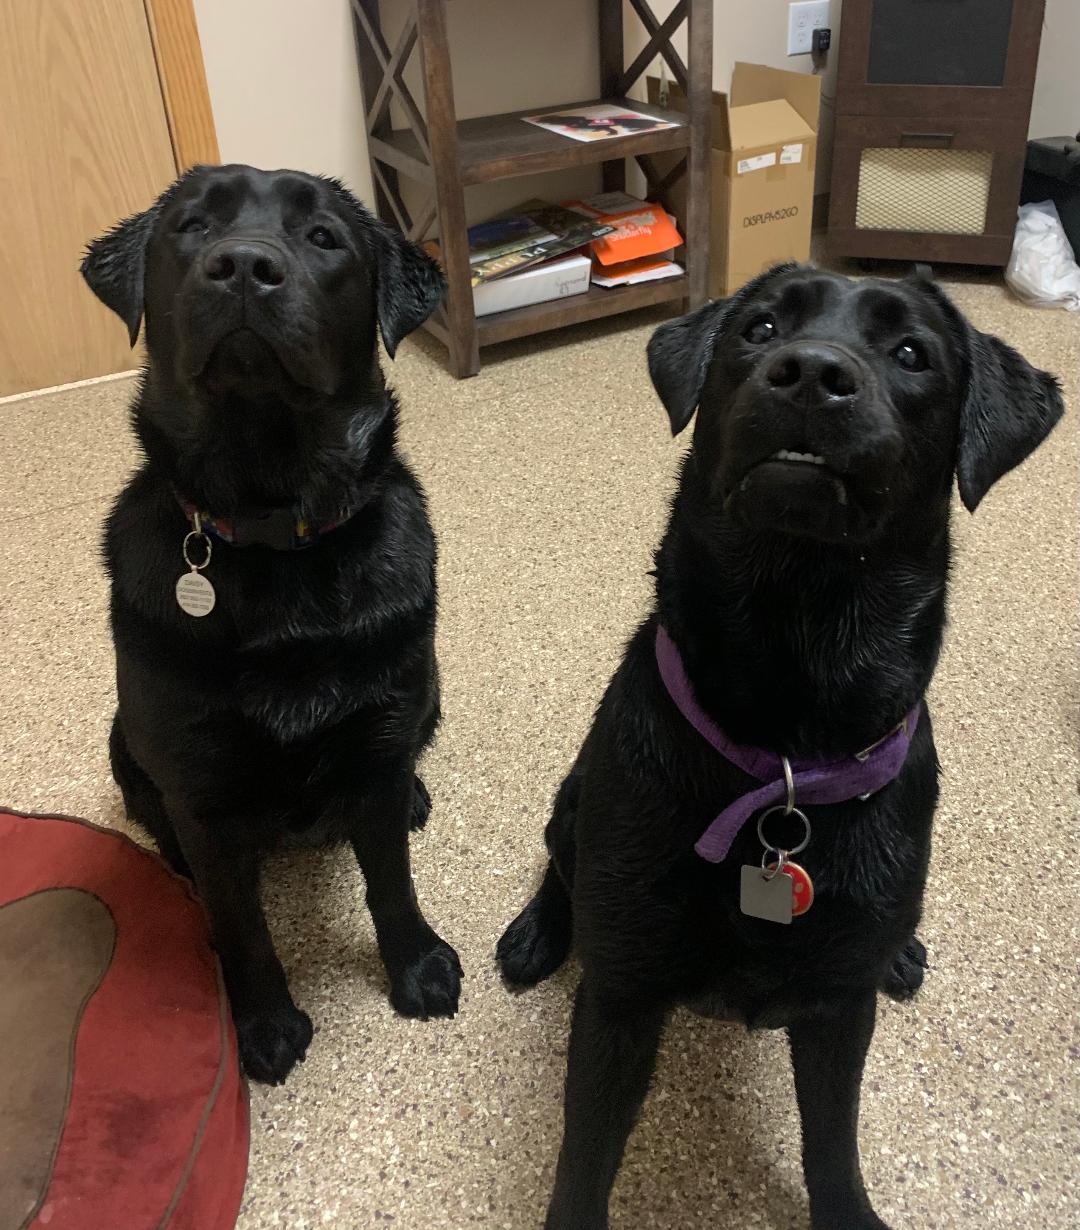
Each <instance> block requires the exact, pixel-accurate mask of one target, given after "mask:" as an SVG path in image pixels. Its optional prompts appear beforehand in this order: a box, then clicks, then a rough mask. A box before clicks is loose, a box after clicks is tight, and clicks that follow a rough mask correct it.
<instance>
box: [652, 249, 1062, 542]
mask: <svg viewBox="0 0 1080 1230" xmlns="http://www.w3.org/2000/svg"><path fill="white" fill-rule="evenodd" d="M649 370H650V373H651V375H652V378H653V383H654V384H655V386H656V389H657V392H658V393H659V394H660V398H661V400H662V401H663V403H664V405H665V407H666V408H667V411H668V415H669V416H670V419H671V427H672V431H673V432H676V433H677V432H679V431H681V430H682V429H683V428H684V427H685V426H686V425H687V423H689V421H690V419H691V417H692V416H693V414H694V411H695V410H697V411H698V421H697V426H696V429H695V435H694V464H695V465H696V466H697V467H698V469H699V470H700V471H701V476H702V481H703V482H704V483H705V484H706V487H707V490H708V492H709V496H710V498H711V500H712V501H713V503H714V508H715V509H716V510H717V511H718V512H720V513H721V514H722V515H725V516H731V517H734V518H737V519H739V520H740V521H742V522H743V523H744V524H747V525H751V526H754V527H760V528H762V529H770V530H778V531H781V532H785V533H791V534H800V535H806V536H809V537H812V538H817V539H820V540H823V541H851V542H865V541H867V540H870V539H873V538H875V537H877V536H878V535H880V534H882V533H884V532H886V531H887V529H888V528H889V527H890V526H895V525H897V524H902V523H904V522H908V521H912V520H918V519H920V518H921V514H922V513H923V512H925V511H926V510H927V509H928V508H932V509H940V508H941V507H942V506H943V504H944V502H945V501H946V500H947V498H948V494H949V490H950V487H951V483H952V477H953V474H954V473H955V475H956V478H957V481H958V485H959V489H960V495H961V498H962V499H963V501H964V504H965V505H966V506H967V507H968V509H970V510H972V511H974V509H975V507H976V506H977V505H978V503H979V501H980V500H981V499H982V498H983V496H984V495H985V494H986V492H987V491H988V490H989V488H990V487H991V486H992V485H993V484H994V483H995V482H996V481H997V480H998V479H999V478H1000V477H1001V476H1002V475H1003V474H1005V473H1006V472H1007V471H1008V470H1010V469H1012V467H1013V466H1015V465H1018V464H1019V463H1020V462H1021V461H1023V460H1024V458H1025V457H1027V456H1028V454H1029V453H1030V452H1032V450H1033V449H1034V448H1035V447H1036V446H1037V445H1038V444H1039V443H1040V442H1041V441H1042V440H1043V439H1044V438H1045V437H1046V436H1047V434H1048V433H1049V432H1050V429H1051V428H1052V427H1053V426H1054V424H1055V423H1056V422H1057V420H1058V418H1060V416H1061V413H1062V401H1061V394H1060V391H1059V389H1058V385H1057V382H1056V380H1055V379H1054V378H1053V377H1052V376H1050V375H1048V374H1047V373H1046V372H1041V371H1037V370H1036V369H1035V368H1033V367H1032V366H1031V365H1030V364H1029V363H1027V361H1026V360H1025V359H1023V358H1022V357H1021V356H1020V355H1019V354H1017V353H1016V351H1015V350H1013V349H1011V348H1010V347H1009V346H1007V345H1005V343H1004V342H1001V341H1000V340H999V339H997V338H995V337H990V336H988V335H986V334H983V333H979V332H978V331H977V330H975V329H974V328H972V326H971V325H969V324H968V323H967V322H966V321H965V320H964V318H963V317H962V316H961V315H960V313H959V312H958V311H957V310H956V308H955V307H954V306H953V305H952V304H951V303H950V302H949V300H948V299H947V298H946V297H945V296H944V295H943V294H942V292H941V291H940V290H938V289H937V288H936V287H935V286H934V285H933V284H932V283H930V282H928V281H924V280H922V279H909V280H907V281H902V282H886V281H881V280H878V279H867V280H863V281H851V280H850V279H847V278H843V277H839V276H836V275H833V274H828V273H823V272H820V271H818V270H815V269H811V268H807V267H805V266H794V265H783V266H779V267H777V268H776V269H773V270H771V271H770V272H768V273H766V274H763V275H762V276H761V277H759V278H757V279H756V280H755V281H753V282H751V283H749V284H748V285H747V286H745V287H743V289H742V290H740V291H739V292H738V293H736V294H735V295H734V296H733V297H732V298H730V299H727V300H722V301H717V302H714V303H710V304H707V305H706V306H705V307H703V308H701V309H699V310H698V311H696V312H693V313H691V314H690V315H688V316H685V317H683V318H682V319H680V320H677V321H674V322H672V323H671V324H667V325H663V326H661V327H660V329H658V330H657V332H656V333H655V334H654V336H653V338H652V339H651V341H650V343H649Z"/></svg>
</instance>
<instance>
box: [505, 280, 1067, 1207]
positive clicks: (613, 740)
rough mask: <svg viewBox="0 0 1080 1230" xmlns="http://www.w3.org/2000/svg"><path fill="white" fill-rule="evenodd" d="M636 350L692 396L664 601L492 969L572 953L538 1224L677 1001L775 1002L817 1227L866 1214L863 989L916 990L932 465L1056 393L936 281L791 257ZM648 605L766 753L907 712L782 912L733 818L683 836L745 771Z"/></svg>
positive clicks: (833, 809) (728, 1009) (923, 854)
mask: <svg viewBox="0 0 1080 1230" xmlns="http://www.w3.org/2000/svg"><path fill="white" fill-rule="evenodd" d="M649 366H650V371H651V374H652V377H653V381H654V383H655V385H656V388H657V391H658V392H659V394H660V397H661V399H662V401H663V402H664V405H665V406H666V408H667V411H668V414H669V415H670V418H671V426H672V430H673V431H675V432H678V431H681V430H682V428H683V427H685V426H686V425H687V423H688V422H689V421H690V419H691V417H692V416H693V414H694V411H695V409H698V411H699V413H698V419H697V426H696V429H695V435H694V442H693V448H692V450H691V451H690V453H689V454H688V456H687V458H686V460H685V463H684V465H683V467H682V472H681V478H680V483H679V489H678V493H677V495H676V497H675V501H674V505H673V509H672V514H671V520H670V523H669V525H668V529H667V533H666V534H665V537H664V540H663V542H662V544H661V546H660V550H659V553H658V555H657V573H656V576H657V584H656V604H655V609H654V611H653V613H652V614H651V615H650V616H649V617H648V619H647V620H646V621H645V622H644V624H643V625H642V626H641V627H640V628H639V629H638V631H637V633H636V635H635V636H634V637H633V639H632V640H631V642H630V644H629V646H628V648H627V651H626V655H625V657H624V659H623V662H622V665H621V666H620V668H619V670H618V671H617V673H616V675H615V677H614V679H613V680H612V682H611V684H610V686H609V687H608V690H607V693H606V695H605V696H604V699H603V701H602V703H601V705H600V708H599V710H598V712H597V715H596V719H595V722H594V724H593V727H592V729H591V731H590V733H589V735H588V737H587V739H586V740H585V744H584V746H583V747H582V750H581V752H580V754H579V756H578V759H577V762H576V764H575V765H574V767H573V769H572V770H571V772H570V774H569V776H568V777H567V778H566V780H565V781H564V782H563V784H562V787H561V788H560V790H559V793H558V796H557V798H556V801H555V807H554V815H553V817H552V819H551V822H550V824H549V825H548V828H547V844H548V849H549V852H550V854H551V860H550V862H549V864H548V869H547V872H546V874H545V876H544V880H543V883H542V885H541V887H540V890H539V891H538V893H537V894H536V896H535V897H534V898H533V900H532V901H531V902H530V904H529V905H528V906H527V907H526V908H525V910H524V911H523V912H522V914H521V915H520V916H519V917H518V918H517V919H516V920H515V921H514V922H513V923H512V924H511V926H510V927H509V928H508V930H507V932H506V934H505V935H504V936H503V938H502V940H501V941H500V944H499V952H498V955H499V960H500V963H501V966H502V969H503V972H504V974H505V976H506V977H507V979H508V980H510V981H511V982H513V983H517V984H524V985H528V984H532V983H535V982H537V981H538V980H539V979H541V978H544V977H546V976H547V975H548V974H550V973H551V972H552V971H553V970H554V969H555V968H557V966H558V965H559V964H560V962H561V961H562V960H563V958H564V957H565V955H566V953H567V951H568V949H569V946H570V942H571V929H572V931H573V941H574V944H575V946H576V948H577V949H578V951H579V953H580V956H581V961H582V965H583V967H584V974H583V978H582V982H581V986H580V988H579V990H578V994H577V1003H576V1008H575V1012H574V1022H573V1029H572V1033H571V1038H570V1048H569V1069H568V1073H567V1082H566V1130H565V1136H564V1139H563V1145H562V1151H561V1153H560V1155H559V1164H558V1171H557V1177H556V1181H555V1192H554V1196H553V1198H552V1202H551V1207H550V1211H549V1213H548V1219H547V1225H548V1227H549V1230H571V1228H572V1230H596V1228H598V1227H604V1226H606V1225H607V1205H608V1196H609V1192H610V1190H611V1185H612V1182H613V1180H614V1178H615V1173H616V1170H617V1168H618V1165H619V1161H620V1159H621V1156H622V1152H623V1148H624V1145H625V1142H626V1138H627V1135H628V1134H629V1132H630V1129H631V1126H632V1124H633V1121H634V1117H635V1115H636V1113H637V1111H638V1108H639V1107H640V1105H641V1102H642V1099H643V1098H644V1096H645V1092H646V1089H647V1087H648V1084H649V1080H650V1077H651V1074H652V1071H653V1066H654V1060H655V1056H656V1051H657V1045H658V1043H659V1040H660V1035H661V1031H662V1029H663V1026H664V1021H665V1016H666V1013H667V1011H668V1009H669V1007H670V1006H671V1005H672V1004H674V1003H676V1002H682V1003H689V1004H691V1005H693V1006H695V1007H698V1008H700V1009H702V1010H704V1011H706V1012H708V1013H710V1014H715V1015H719V1016H722V1017H725V1018H727V1019H734V1020H739V1021H743V1022H745V1023H746V1024H747V1025H748V1026H749V1027H752V1028H753V1027H767V1028H780V1027H783V1028H786V1029H787V1031H788V1036H789V1039H790V1045H791V1056H792V1063H793V1066H794V1073H795V1085H796V1090H797V1094H798V1101H799V1110H800V1112H801V1116H802V1125H803V1162H804V1171H805V1175H806V1182H807V1187H808V1189H809V1194H810V1209H811V1219H812V1222H813V1225H814V1227H815V1228H817V1230H826V1228H828V1230H840V1228H845V1230H849V1228H852V1227H855V1228H858V1230H870V1228H872V1227H877V1228H878V1230H880V1228H881V1227H882V1226H883V1224H884V1223H883V1222H882V1221H881V1220H880V1218H878V1217H877V1216H876V1215H875V1214H874V1212H873V1210H872V1208H871V1206H870V1202H869V1200H868V1198H867V1195H866V1191H865V1188H864V1186H863V1182H862V1177H861V1173H860V1167H859V1159H858V1150H857V1140H856V1123H857V1117H858V1101H859V1085H860V1080H861V1075H862V1068H863V1061H864V1057H865V1055H866V1051H867V1047H868V1046H869V1043H870V1038H871V1034H872V1033H873V1029H874V1011H875V996H876V992H877V990H878V989H879V988H883V989H884V990H886V991H888V992H890V993H891V994H893V995H894V996H895V997H897V998H904V997H906V996H908V995H910V994H913V993H914V990H915V989H916V988H917V986H918V985H919V983H920V982H921V980H922V965H923V964H924V961H925V950H924V949H923V948H922V945H921V944H920V943H919V942H918V940H917V939H915V936H914V929H915V926H916V924H917V922H918V920H919V915H920V908H921V898H922V893H923V885H924V881H925V877H926V869H927V862H928V859H929V854H930V827H931V819H932V815H933V811H934V806H935V803H936V800H937V794H938V786H937V774H938V765H937V757H936V754H935V750H934V742H933V737H932V734H931V729H930V719H929V715H928V713H927V712H926V709H925V706H922V707H918V706H919V702H920V699H921V698H922V697H923V696H924V695H925V692H926V688H927V685H928V684H929V682H930V678H931V676H932V674H933V672H934V667H935V664H936V662H937V657H938V651H939V648H940V644H941V634H942V626H943V622H944V616H945V588H946V577H947V572H948V565H949V537H948V525H949V520H948V519H949V500H950V488H951V484H952V478H953V474H954V473H955V474H956V476H957V479H958V482H959V488H960V494H961V497H962V499H963V501H964V503H965V504H966V506H967V507H968V508H969V509H971V510H974V509H975V507H976V506H977V505H978V503H979V501H980V500H981V499H982V497H983V496H984V495H985V494H986V492H987V490H988V489H989V487H990V486H991V485H992V484H993V483H994V482H995V481H996V480H997V479H998V478H1000V477H1001V475H1002V474H1004V473H1005V472H1006V471H1007V470H1009V469H1010V468H1011V467H1012V466H1014V465H1016V464H1017V463H1018V462H1020V461H1022V460H1023V458H1024V457H1026V456H1027V455H1028V453H1030V452H1031V451H1032V449H1034V448H1035V447H1036V445H1038V444H1039V442H1040V441H1041V440H1042V439H1043V438H1044V437H1045V436H1046V435H1047V433H1048V432H1049V431H1050V429H1051V428H1052V426H1053V424H1054V423H1055V422H1056V420H1057V419H1058V417H1059V416H1060V414H1061V410H1062V406H1061V398H1060V394H1059V392H1058V388H1057V385H1056V382H1055V381H1054V379H1053V378H1052V377H1050V376H1048V375H1047V374H1046V373H1043V372H1038V371H1035V370H1034V369H1033V368H1031V367H1030V366H1029V365H1028V364H1027V363H1026V362H1025V361H1024V359H1022V358H1021V357H1020V355H1018V354H1017V353H1016V352H1015V351H1013V350H1011V349H1010V348H1009V347H1008V346H1006V345H1004V344H1003V343H1002V342H1000V341H998V340H997V339H996V338H992V337H987V336H985V335H983V334H980V333H978V332H976V331H975V330H974V329H972V328H971V327H970V326H968V325H967V324H966V323H965V321H964V320H963V319H962V317H961V316H960V315H959V314H958V312H957V311H956V309H955V308H954V307H953V306H952V305H951V304H950V303H949V301H948V300H947V299H946V298H945V297H944V295H942V294H941V292H940V291H938V290H937V289H935V287H934V286H933V285H931V284H929V283H927V282H922V281H908V282H903V283H885V282H881V281H864V282H858V283H853V282H850V281H847V280H846V279H843V278H840V277H835V276H830V275H827V274H824V273H819V272H816V271H814V270H810V269H806V268H799V267H793V266H785V267H781V268H778V269H775V270H773V271H771V272H769V273H767V274H765V275H763V276H761V277H760V278H758V279H757V280H756V281H754V282H753V283H751V284H750V285H749V286H747V287H746V288H744V289H743V290H742V291H740V292H739V293H738V294H736V295H735V296H734V297H733V298H732V299H730V300H728V301H726V302H718V303H712V304H709V305H707V306H706V307H704V308H702V309H701V310H700V311H697V312H694V313H692V314H691V315H689V316H686V317H684V318H683V319H681V320H679V321H676V322H674V323H672V324H669V325H664V326H662V327H661V328H660V329H659V330H658V331H657V333H656V334H655V336H654V337H653V339H652V341H651V343H650V345H649ZM660 629H664V630H666V633H667V634H669V636H670V641H671V642H673V644H674V647H675V650H674V652H675V654H676V656H681V659H682V664H683V666H684V668H685V673H686V676H687V677H688V680H689V686H690V687H691V688H692V696H693V700H692V702H691V703H692V704H694V705H696V706H697V710H698V713H699V715H701V714H703V715H707V718H706V720H708V719H711V720H712V722H713V723H715V725H716V726H718V727H719V728H720V729H721V731H722V732H724V733H726V735H727V736H728V737H729V738H730V739H733V740H735V741H737V742H738V743H739V744H742V745H749V746H751V747H752V748H758V749H769V751H770V754H771V755H772V756H773V759H774V761H775V762H776V763H777V764H779V763H781V762H780V760H779V758H780V757H782V756H786V757H789V758H791V759H792V760H794V759H796V758H800V759H802V760H803V761H805V760H807V759H810V760H817V759H820V760H821V761H826V760H830V759H834V758H835V759H836V762H837V763H839V764H841V765H842V766H850V767H851V768H854V769H855V770H856V771H857V772H862V768H861V766H862V765H863V764H864V763H865V760H871V761H872V760H873V754H872V752H870V751H869V749H871V746H872V745H874V744H877V743H878V742H879V741H880V740H881V739H882V737H883V736H886V735H890V732H894V728H895V730H896V733H895V735H893V736H891V737H893V738H894V739H899V738H901V733H900V728H899V727H898V723H900V722H901V719H903V718H904V715H907V714H912V711H914V714H913V718H914V721H913V723H912V724H913V726H914V735H913V739H912V742H911V745H910V749H909V750H908V752H907V756H906V761H903V767H902V768H901V769H900V770H899V775H898V776H895V778H894V779H893V780H891V782H889V784H886V785H884V788H882V789H880V790H878V792H877V793H874V794H872V795H871V796H870V797H869V798H863V799H860V798H857V797H851V796H850V795H847V796H845V797H846V798H850V801H843V802H838V803H833V804H830V805H821V806H816V807H815V806H811V807H805V808H804V809H803V810H804V811H805V813H806V815H807V817H808V823H807V824H806V826H805V827H806V831H807V832H809V831H810V829H811V827H812V840H811V841H810V843H809V845H808V846H807V847H806V850H805V853H804V854H803V855H801V856H800V860H799V861H800V862H801V863H802V864H803V865H804V866H805V868H806V869H807V870H808V871H809V872H810V874H811V876H812V879H813V882H814V884H815V885H816V893H817V899H816V901H815V902H814V904H813V906H812V908H810V909H809V910H808V911H807V912H806V913H803V914H801V915H800V916H798V917H795V918H794V919H793V920H791V923H790V925H789V926H782V925H779V922H778V921H763V919H762V917H761V916H756V917H750V916H748V915H747V914H746V913H743V912H742V911H741V909H740V889H741V885H742V881H743V878H744V873H743V871H742V868H743V866H744V865H745V866H747V867H748V868H749V869H750V870H749V872H748V873H745V874H749V876H750V878H751V884H756V883H758V882H759V881H760V882H761V883H762V884H764V883H765V875H764V873H763V871H762V868H763V867H765V866H768V867H769V868H770V880H769V882H771V879H772V866H771V864H767V863H763V847H762V842H761V841H760V840H759V839H758V837H757V835H756V833H755V825H754V824H753V822H752V821H751V822H750V823H749V824H746V825H744V826H743V827H742V828H741V830H739V831H738V835H737V836H736V837H735V839H734V843H733V845H732V846H731V849H730V853H729V854H728V855H727V857H723V858H722V859H721V860H720V861H718V862H708V861H706V860H705V858H703V857H700V856H699V855H698V854H697V853H695V851H694V846H695V843H696V842H698V840H699V839H700V838H701V837H702V834H703V833H704V832H705V831H706V829H708V828H710V826H711V822H712V821H713V819H714V817H716V816H717V813H718V812H719V811H721V809H722V808H726V807H727V806H728V805H729V804H731V803H732V802H733V800H735V799H737V798H738V797H740V796H745V795H747V794H748V792H750V791H751V790H752V789H754V788H755V787H757V786H758V785H759V782H758V781H755V780H753V779H752V778H750V777H749V776H748V775H747V774H746V773H744V772H742V771H741V770H739V769H737V768H736V767H735V765H734V764H733V763H732V762H731V761H729V760H728V759H727V758H725V757H724V756H722V755H721V754H720V753H719V752H718V751H717V750H715V747H714V746H711V745H710V743H709V742H708V741H707V739H706V738H704V737H703V736H702V734H701V733H699V730H698V729H695V728H694V726H692V725H691V724H690V722H689V721H688V720H687V716H685V714H686V711H687V710H686V708H685V707H684V708H683V709H682V711H680V708H678V707H676V703H675V702H674V699H673V698H674V696H675V695H676V692H675V691H674V690H671V689H669V687H667V686H665V683H664V681H663V679H662V678H661V674H660V669H659V665H658V662H659V661H660V660H663V657H664V651H663V650H660V653H661V658H660V659H658V656H657V654H658V649H659V647H660V645H661V643H662V642H663V641H664V633H663V632H662V631H660ZM862 749H868V750H867V754H866V756H865V758H864V760H862V761H860V760H857V759H856V758H855V756H854V755H853V754H854V753H858V752H860V751H861V750H862ZM796 780H798V778H796ZM779 789H780V790H781V791H783V789H784V788H783V784H782V783H781V784H780V786H779ZM808 801H813V800H812V799H810V800H808ZM794 802H795V803H796V804H799V798H798V787H796V789H795V798H794ZM778 810H779V811H781V812H782V811H784V808H783V807H780V808H778ZM762 831H763V832H764V834H765V839H766V840H768V841H769V842H771V843H772V845H773V846H774V847H775V850H776V851H779V850H785V851H786V850H791V849H792V847H793V846H794V845H795V844H796V843H797V842H798V841H799V840H801V838H802V836H803V835H804V830H803V827H802V825H801V824H799V823H798V822H797V817H794V816H792V817H790V818H785V817H784V816H781V815H775V816H772V817H771V818H770V819H769V821H768V824H767V827H766V828H764V829H763V830H762ZM768 857H770V856H768V855H767V854H766V858H768ZM771 857H772V860H773V862H774V863H775V862H778V861H779V856H778V854H776V853H774V855H772V856H771ZM786 891H787V897H786V901H787V909H788V911H790V910H791V906H792V896H791V893H792V891H794V886H793V888H792V889H789V890H786ZM796 913H798V911H796ZM780 921H786V920H784V919H782V920H780Z"/></svg>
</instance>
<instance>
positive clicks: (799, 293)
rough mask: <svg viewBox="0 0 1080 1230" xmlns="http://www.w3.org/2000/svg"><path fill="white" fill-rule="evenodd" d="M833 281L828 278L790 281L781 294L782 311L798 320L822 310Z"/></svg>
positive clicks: (780, 307)
mask: <svg viewBox="0 0 1080 1230" xmlns="http://www.w3.org/2000/svg"><path fill="white" fill-rule="evenodd" d="M830 286H831V283H830V282H829V281H828V280H827V279H826V278H799V279H798V280H796V281H792V282H788V284H787V285H786V286H785V287H784V288H783V290H782V292H781V295H780V304H779V310H780V312H781V313H782V314H783V315H785V316H789V317H793V318H794V319H795V320H796V321H800V322H801V321H802V320H804V319H805V318H806V317H807V316H810V315H813V314H814V313H816V312H820V311H821V310H822V308H823V307H824V306H825V299H826V297H827V295H828V291H829V288H830Z"/></svg>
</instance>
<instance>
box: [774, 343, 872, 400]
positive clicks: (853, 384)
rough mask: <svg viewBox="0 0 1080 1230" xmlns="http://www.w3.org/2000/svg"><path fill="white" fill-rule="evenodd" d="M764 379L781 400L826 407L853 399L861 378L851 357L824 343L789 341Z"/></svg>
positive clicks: (775, 357) (779, 352)
mask: <svg viewBox="0 0 1080 1230" xmlns="http://www.w3.org/2000/svg"><path fill="white" fill-rule="evenodd" d="M765 378H766V379H767V380H768V382H769V385H770V387H771V388H772V389H773V390H774V391H775V392H776V393H778V394H779V395H780V396H781V397H786V398H788V399H790V400H791V401H797V402H803V403H807V404H810V405H828V404H830V403H835V402H837V401H840V400H843V399H846V398H850V397H853V396H854V395H855V394H856V393H858V391H859V389H860V388H861V387H862V376H861V373H860V371H859V367H858V364H857V363H856V362H855V360H854V359H853V358H851V357H850V356H849V355H847V354H845V353H844V352H843V351H842V350H839V349H837V348H836V347H835V346H830V345H828V344H827V343H826V342H792V343H791V344H790V345H788V346H784V347H783V348H782V349H780V350H778V351H777V352H776V353H775V354H774V355H773V356H772V357H771V358H770V360H769V366H768V367H767V368H766V371H765Z"/></svg>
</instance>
